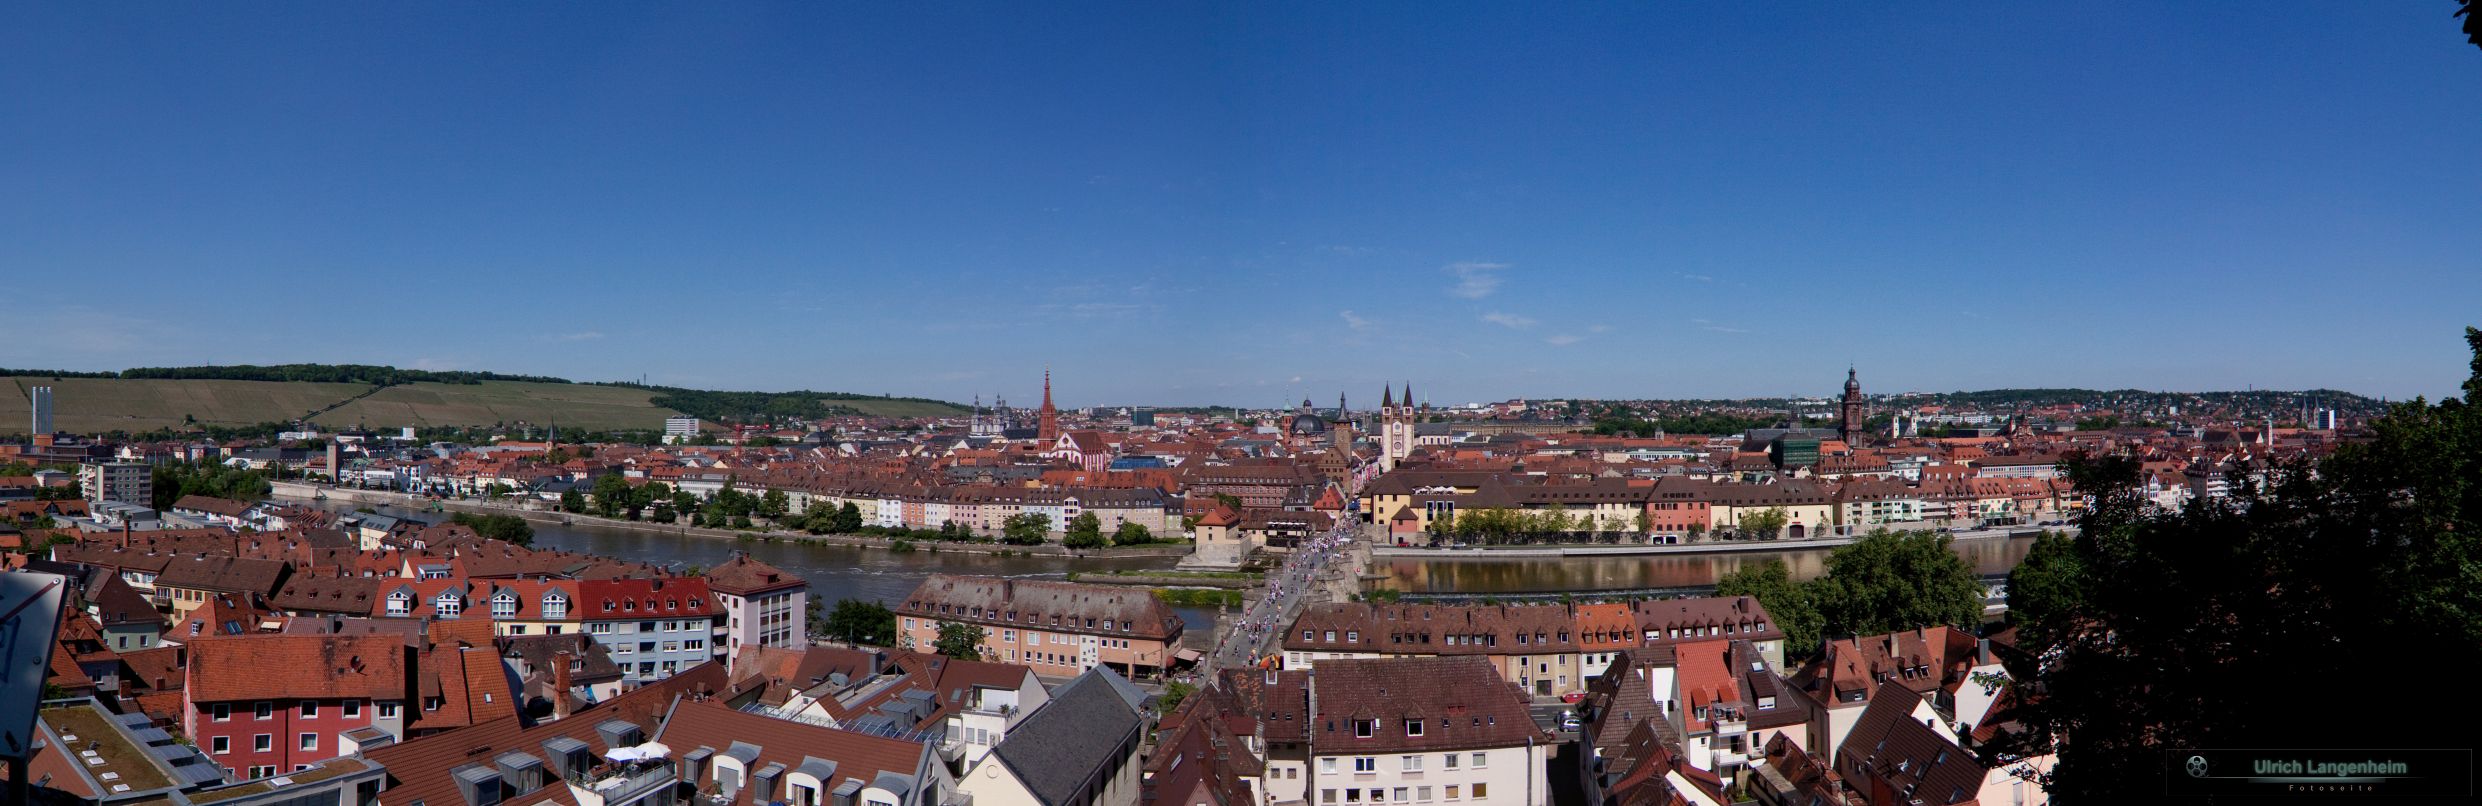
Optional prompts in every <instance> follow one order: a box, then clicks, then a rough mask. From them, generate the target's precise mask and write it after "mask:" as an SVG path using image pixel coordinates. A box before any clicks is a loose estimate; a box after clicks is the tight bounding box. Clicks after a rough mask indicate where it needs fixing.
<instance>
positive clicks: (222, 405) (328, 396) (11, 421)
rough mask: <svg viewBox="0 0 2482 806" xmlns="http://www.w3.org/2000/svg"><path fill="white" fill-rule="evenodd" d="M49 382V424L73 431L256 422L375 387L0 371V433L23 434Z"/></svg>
mask: <svg viewBox="0 0 2482 806" xmlns="http://www.w3.org/2000/svg"><path fill="white" fill-rule="evenodd" d="M32 386H49V387H52V427H54V428H57V429H60V430H62V431H66V432H69V433H73V434H89V433H96V432H102V431H113V430H122V431H151V430H154V429H157V428H178V427H180V426H181V424H182V418H183V417H184V416H188V417H195V418H197V420H198V422H200V423H212V424H221V425H253V424H257V423H263V422H269V421H283V420H290V419H294V418H297V417H301V416H302V415H305V414H308V413H310V412H312V411H316V410H318V409H321V408H325V407H327V406H329V405H333V404H334V403H336V402H337V401H339V400H343V399H345V398H348V397H352V396H354V395H357V394H361V393H362V392H364V391H368V390H369V389H370V388H371V387H369V386H367V385H363V384H354V383H269V382H265V381H157V380H129V381H125V380H118V379H111V378H64V379H61V380H57V381H55V380H52V379H50V378H37V377H12V378H0V434H23V433H26V429H27V428H28V427H29V426H30V425H32V423H31V422H30V420H29V417H28V414H29V412H28V407H29V405H30V404H29V403H28V402H27V392H26V389H27V387H32Z"/></svg>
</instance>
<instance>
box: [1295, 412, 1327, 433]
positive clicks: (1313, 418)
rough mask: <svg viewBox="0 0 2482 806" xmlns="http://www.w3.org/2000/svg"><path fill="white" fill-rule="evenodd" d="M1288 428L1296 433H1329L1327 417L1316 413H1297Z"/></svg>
mask: <svg viewBox="0 0 2482 806" xmlns="http://www.w3.org/2000/svg"><path fill="white" fill-rule="evenodd" d="M1287 430H1289V431H1291V432H1292V433H1295V434H1324V433H1327V418H1325V417H1320V416H1318V415H1316V414H1296V415H1293V424H1292V426H1291V427H1290V428H1289V429H1287Z"/></svg>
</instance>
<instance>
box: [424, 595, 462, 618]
mask: <svg viewBox="0 0 2482 806" xmlns="http://www.w3.org/2000/svg"><path fill="white" fill-rule="evenodd" d="M431 611H432V612H434V613H438V614H440V615H443V616H454V615H458V614H461V613H464V612H465V600H463V599H459V598H457V595H456V594H454V593H443V594H440V595H439V598H437V599H433V600H431Z"/></svg>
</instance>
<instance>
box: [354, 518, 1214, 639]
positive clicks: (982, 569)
mask: <svg viewBox="0 0 2482 806" xmlns="http://www.w3.org/2000/svg"><path fill="white" fill-rule="evenodd" d="M305 503H308V502H305ZM316 505H317V506H320V507H322V508H325V509H328V510H332V511H336V512H351V511H353V510H354V509H356V508H357V507H358V506H363V505H357V504H354V503H352V502H349V501H339V500H335V499H328V500H323V501H318V502H316ZM377 509H378V510H379V511H380V512H381V513H382V514H387V515H394V516H398V517H412V518H415V519H417V520H423V521H438V520H440V519H442V518H445V517H447V516H446V515H443V514H441V513H436V512H415V511H413V510H408V509H405V508H402V507H394V506H381V507H377ZM534 546H535V547H536V548H543V549H559V550H562V551H575V552H580V553H584V554H599V555H603V556H606V557H618V558H621V559H625V560H630V561H633V562H646V563H654V564H656V565H663V566H674V567H678V568H686V567H688V566H692V565H696V566H712V565H716V564H719V563H722V562H724V561H726V560H729V559H731V558H732V552H733V551H735V550H740V551H747V552H749V553H750V559H754V560H757V561H759V562H763V563H766V564H768V565H772V566H775V567H777V568H782V569H784V570H786V571H790V572H793V573H795V574H798V575H800V576H801V577H802V578H803V579H807V580H810V593H811V595H812V596H816V597H819V598H820V599H821V600H822V601H825V602H827V603H828V604H830V605H833V604H834V603H835V602H836V600H838V599H863V600H874V601H878V602H882V603H885V604H889V605H894V604H895V603H897V602H899V601H902V600H903V599H904V598H905V595H906V594H909V593H912V592H913V589H914V587H915V586H917V585H920V584H922V580H923V578H924V577H928V576H930V575H932V574H978V575H985V576H1005V577H1017V578H1020V579H1065V578H1067V576H1068V572H1070V571H1120V570H1141V569H1164V568H1171V567H1172V564H1173V563H1175V562H1179V561H1180V558H1178V557H1115V558H1083V559H1081V558H1072V557H1054V556H1032V557H1016V556H1010V557H1000V556H995V555H990V554H965V553H960V552H937V553H934V552H931V551H928V550H924V551H915V552H909V553H904V554H899V553H896V552H893V551H884V550H880V549H862V548H854V547H850V546H820V545H803V544H798V543H792V542H789V541H783V540H777V541H767V540H759V539H755V538H753V539H749V540H722V539H718V538H712V537H691V536H688V535H678V534H661V533H653V532H643V531H638V530H635V529H615V528H612V527H609V526H597V525H594V524H592V523H577V524H568V525H557V524H549V523H536V524H534ZM1173 609H1174V610H1175V611H1178V612H1179V613H1180V615H1181V620H1182V621H1184V622H1186V623H1187V624H1188V625H1189V627H1190V629H1192V630H1198V631H1201V633H1202V634H1203V633H1204V632H1206V631H1209V630H1210V629H1211V628H1212V627H1213V625H1214V623H1215V611H1214V609H1213V608H1173Z"/></svg>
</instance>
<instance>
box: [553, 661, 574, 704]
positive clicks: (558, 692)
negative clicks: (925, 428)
mask: <svg viewBox="0 0 2482 806" xmlns="http://www.w3.org/2000/svg"><path fill="white" fill-rule="evenodd" d="M574 657H576V655H575V654H573V653H571V652H569V651H568V650H566V649H563V650H560V651H558V652H554V653H552V689H553V691H552V719H555V720H557V719H562V718H566V717H567V716H568V715H569V659H570V658H574Z"/></svg>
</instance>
